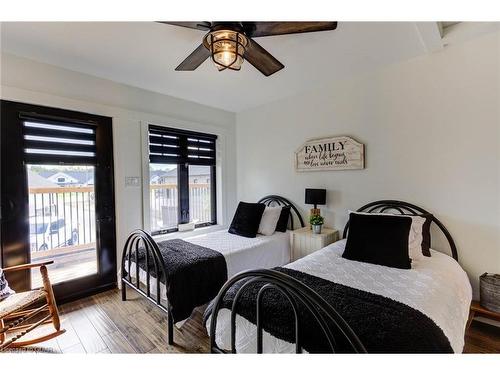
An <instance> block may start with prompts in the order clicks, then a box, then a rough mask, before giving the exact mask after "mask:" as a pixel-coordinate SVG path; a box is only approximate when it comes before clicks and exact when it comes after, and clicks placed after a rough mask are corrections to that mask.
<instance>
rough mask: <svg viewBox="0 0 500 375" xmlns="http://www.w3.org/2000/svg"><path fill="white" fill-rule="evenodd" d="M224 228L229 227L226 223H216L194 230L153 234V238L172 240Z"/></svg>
mask: <svg viewBox="0 0 500 375" xmlns="http://www.w3.org/2000/svg"><path fill="white" fill-rule="evenodd" d="M222 229H227V227H226V226H225V225H221V224H215V225H209V226H206V227H201V228H195V229H193V230H188V231H185V232H171V233H164V234H157V235H155V236H153V238H154V239H155V240H156V241H157V242H158V241H165V240H172V239H174V238H187V237H193V236H198V235H200V234H207V233H211V232H216V231H219V230H222Z"/></svg>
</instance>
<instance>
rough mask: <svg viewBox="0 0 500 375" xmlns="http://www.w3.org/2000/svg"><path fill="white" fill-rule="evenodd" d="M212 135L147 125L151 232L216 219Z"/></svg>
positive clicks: (214, 160)
mask: <svg viewBox="0 0 500 375" xmlns="http://www.w3.org/2000/svg"><path fill="white" fill-rule="evenodd" d="M216 139H217V137H216V136H215V135H211V134H202V133H195V132H190V131H184V130H179V129H172V128H165V127H159V126H154V125H150V126H149V163H150V164H149V165H150V167H149V171H150V194H149V197H150V204H149V209H150V213H149V215H150V219H151V232H152V234H153V235H155V234H161V233H166V232H172V231H176V230H177V225H178V224H180V223H188V222H194V223H195V226H196V227H201V226H207V225H213V224H215V223H216V222H217V215H216V200H215V199H216V198H215V197H216V189H215V162H216V158H215V155H216V154H215V141H216ZM203 181H206V182H203Z"/></svg>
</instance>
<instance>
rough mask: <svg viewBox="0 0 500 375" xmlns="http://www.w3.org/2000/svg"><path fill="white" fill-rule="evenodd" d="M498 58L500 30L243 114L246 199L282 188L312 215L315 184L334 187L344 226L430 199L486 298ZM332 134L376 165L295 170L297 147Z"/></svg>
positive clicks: (496, 183)
mask: <svg viewBox="0 0 500 375" xmlns="http://www.w3.org/2000/svg"><path fill="white" fill-rule="evenodd" d="M499 54H500V36H499V34H490V35H487V36H483V37H481V38H478V39H476V40H473V41H469V42H466V43H463V44H460V45H455V46H449V47H447V48H445V49H444V50H443V51H441V52H438V53H434V54H431V55H428V56H425V57H421V58H417V59H413V60H410V61H407V62H403V63H400V64H397V65H393V66H389V67H387V68H385V69H384V70H382V71H379V72H376V73H373V74H370V75H367V76H362V77H358V78H356V79H352V80H348V81H344V82H337V83H335V84H330V85H327V86H325V87H323V88H321V89H317V90H314V91H311V92H308V93H303V94H301V95H298V96H293V97H290V98H287V99H284V100H280V101H277V102H274V103H270V104H267V105H264V106H261V107H258V108H255V109H252V110H248V111H245V112H242V113H239V114H238V115H237V120H236V123H237V147H236V149H237V171H238V174H237V181H238V198H239V199H241V200H249V201H252V200H256V199H258V198H259V197H261V196H263V195H266V194H271V193H276V194H281V195H283V196H285V197H288V198H290V199H292V200H293V201H294V202H295V203H297V204H299V205H300V206H301V207H302V210H303V212H304V214H306V215H307V210H308V209H309V207H306V206H305V205H304V188H306V187H315V188H326V189H328V194H327V206H326V207H324V208H321V212H322V214H324V215H325V216H326V224H327V225H328V226H332V227H335V228H338V229H342V228H343V226H344V224H345V222H346V220H347V210H348V209H356V208H358V207H360V206H361V205H363V204H365V203H368V202H371V201H373V200H378V199H401V200H405V201H409V202H412V203H415V204H417V205H420V206H421V207H423V208H426V209H428V210H430V211H431V212H433V213H435V215H436V216H437V217H438V218H439V219H441V220H442V222H443V223H444V224H445V225H446V226H447V227H448V229H449V230H450V232H451V234H452V236H453V237H454V239H455V240H456V242H457V246H458V251H459V256H460V263H461V264H462V266H463V267H464V268H465V270H466V271H467V272H468V274H469V276H470V278H471V282H472V284H473V287H474V291H475V294H476V296H477V291H478V276H479V275H480V274H481V273H483V272H484V271H489V272H497V273H498V272H500V200H499V193H500V158H499V156H500V155H499V146H500V113H499V111H500V96H499V90H500V73H499V67H500V59H499ZM330 69H335V62H332V64H331V67H330ZM327 74H328V72H325V75H327ZM331 135H350V136H353V137H354V138H356V139H357V140H358V141H360V142H363V143H365V145H366V169H364V170H358V171H329V172H305V173H304V172H302V173H296V172H295V171H294V166H293V155H294V151H295V150H296V149H297V148H298V147H299V146H300V145H301V144H302V143H303V142H304V141H305V140H307V139H310V138H316V137H321V136H331ZM437 242H438V243H437V246H436V247H437V248H438V249H439V248H440V247H442V246H443V242H442V241H437Z"/></svg>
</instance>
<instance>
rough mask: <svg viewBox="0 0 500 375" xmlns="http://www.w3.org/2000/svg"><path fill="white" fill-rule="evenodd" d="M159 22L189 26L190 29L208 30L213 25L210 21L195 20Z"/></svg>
mask: <svg viewBox="0 0 500 375" xmlns="http://www.w3.org/2000/svg"><path fill="white" fill-rule="evenodd" d="M157 22H158V23H164V24H165V25H174V26H182V27H187V28H189V29H196V30H203V31H207V30H210V27H212V24H211V23H210V22H208V21H199V22H196V21H193V22H166V21H157Z"/></svg>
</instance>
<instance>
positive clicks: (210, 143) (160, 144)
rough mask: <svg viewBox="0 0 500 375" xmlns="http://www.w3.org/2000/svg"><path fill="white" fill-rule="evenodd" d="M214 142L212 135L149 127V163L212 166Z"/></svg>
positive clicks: (213, 162) (215, 138)
mask: <svg viewBox="0 0 500 375" xmlns="http://www.w3.org/2000/svg"><path fill="white" fill-rule="evenodd" d="M216 140H217V136H216V135H212V134H205V133H197V132H191V131H185V130H179V129H174V128H166V127H161V126H154V125H150V126H149V161H150V162H151V163H165V164H190V165H210V166H214V165H215V162H216V153H215V142H216Z"/></svg>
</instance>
